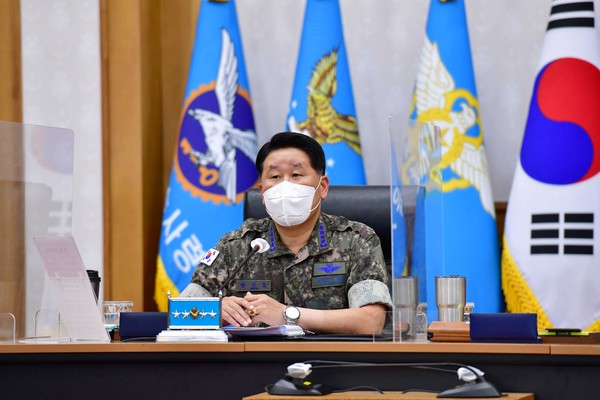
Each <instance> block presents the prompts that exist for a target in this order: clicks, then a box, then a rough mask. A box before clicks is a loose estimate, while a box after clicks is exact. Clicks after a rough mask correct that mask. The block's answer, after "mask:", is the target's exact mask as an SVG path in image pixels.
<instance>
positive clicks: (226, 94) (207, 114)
mask: <svg viewBox="0 0 600 400" xmlns="http://www.w3.org/2000/svg"><path fill="white" fill-rule="evenodd" d="M221 33H222V35H221V36H222V44H221V58H220V61H219V69H218V72H217V77H216V81H213V82H211V83H209V84H208V85H200V87H199V88H198V89H197V90H195V91H192V93H191V94H190V96H189V97H188V99H187V100H186V105H185V107H184V110H183V112H184V114H183V115H182V123H181V127H182V128H181V135H180V141H179V145H178V149H177V157H176V159H175V170H176V172H177V178H178V179H179V181H180V182H181V183H182V184H183V187H184V188H185V189H186V190H188V191H189V192H190V193H191V194H192V195H194V196H199V197H201V198H202V199H204V200H212V201H214V202H215V203H216V204H218V203H226V204H231V203H239V202H240V201H241V200H242V198H243V194H244V192H245V191H246V190H248V189H250V188H251V187H253V186H254V184H255V183H256V180H257V178H258V176H257V174H256V172H254V159H255V158H256V153H257V152H258V146H257V141H256V132H254V122H253V119H252V117H251V116H252V108H251V104H250V95H249V94H248V91H247V90H243V89H242V88H241V87H240V86H239V84H238V60H237V57H236V54H235V47H234V44H233V42H232V40H231V38H230V36H229V33H228V32H227V30H225V29H222V31H221ZM238 171H244V172H247V171H252V172H251V173H243V174H238Z"/></svg>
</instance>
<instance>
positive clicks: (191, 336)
mask: <svg viewBox="0 0 600 400" xmlns="http://www.w3.org/2000/svg"><path fill="white" fill-rule="evenodd" d="M156 341H157V342H226V341H227V334H226V333H225V332H223V331H222V330H217V329H197V330H165V331H162V332H161V333H159V334H158V335H157V336H156Z"/></svg>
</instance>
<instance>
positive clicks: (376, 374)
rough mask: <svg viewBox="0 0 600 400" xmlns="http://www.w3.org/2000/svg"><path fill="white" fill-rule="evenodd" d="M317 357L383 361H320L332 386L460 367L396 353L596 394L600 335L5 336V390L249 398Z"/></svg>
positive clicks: (536, 385)
mask: <svg viewBox="0 0 600 400" xmlns="http://www.w3.org/2000/svg"><path fill="white" fill-rule="evenodd" d="M308 360H328V361H343V362H362V363H377V364H381V365H377V366H375V367H353V368H326V369H315V370H314V371H313V373H312V374H311V375H310V376H309V379H310V380H311V381H312V382H315V383H320V384H322V385H326V386H328V387H331V388H333V389H347V388H351V387H357V386H372V387H377V388H379V389H381V390H384V391H405V390H408V389H427V390H438V391H440V390H446V389H449V388H452V387H455V386H457V385H459V384H460V383H461V382H460V381H459V380H458V379H457V377H456V375H454V374H447V373H441V372H439V371H434V370H424V369H417V368H412V367H405V366H389V365H385V364H391V363H396V364H397V363H441V362H450V363H461V364H467V365H471V366H474V367H477V368H479V369H481V370H482V371H484V372H485V378H486V379H487V380H488V381H489V382H491V383H493V384H494V385H495V386H496V388H497V389H498V390H500V391H501V392H517V393H533V394H534V395H535V399H538V400H545V399H563V398H572V399H575V398H577V399H584V398H595V396H597V391H598V390H597V389H598V387H600V345H581V344H543V343H540V344H490V343H432V342H428V343H410V342H401V343H393V342H350V341H330V340H327V341H303V340H286V341H248V342H228V343H160V342H159V343H155V342H126V343H125V342H112V343H57V344H51V343H17V344H0V398H2V399H5V398H6V399H9V398H23V399H30V398H31V399H34V398H35V399H37V398H40V399H42V398H60V399H80V398H85V399H102V400H107V399H143V398H145V399H166V398H178V399H242V398H244V397H249V396H252V395H256V394H259V393H261V392H264V391H265V387H266V386H267V385H269V384H272V383H275V382H276V381H277V380H279V379H281V378H283V376H284V374H285V373H286V371H287V366H288V365H290V364H293V363H295V362H303V361H308Z"/></svg>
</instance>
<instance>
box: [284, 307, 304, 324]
mask: <svg viewBox="0 0 600 400" xmlns="http://www.w3.org/2000/svg"><path fill="white" fill-rule="evenodd" d="M283 318H285V323H286V325H296V322H298V318H300V310H299V309H298V307H294V306H287V307H286V308H285V310H283Z"/></svg>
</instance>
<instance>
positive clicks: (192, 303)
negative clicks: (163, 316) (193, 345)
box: [169, 297, 221, 329]
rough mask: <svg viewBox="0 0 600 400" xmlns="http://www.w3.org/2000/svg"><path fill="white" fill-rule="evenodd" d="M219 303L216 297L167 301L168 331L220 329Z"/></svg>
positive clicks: (182, 298)
mask: <svg viewBox="0 0 600 400" xmlns="http://www.w3.org/2000/svg"><path fill="white" fill-rule="evenodd" d="M220 328H221V301H220V299H219V298H218V297H176V298H172V299H169V329H220Z"/></svg>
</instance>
